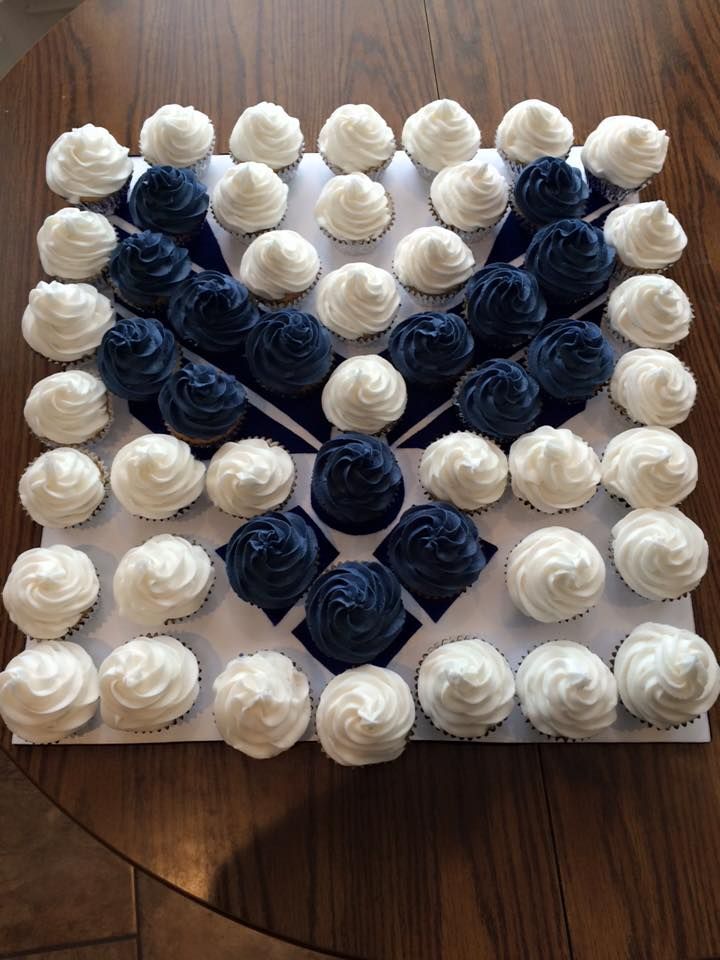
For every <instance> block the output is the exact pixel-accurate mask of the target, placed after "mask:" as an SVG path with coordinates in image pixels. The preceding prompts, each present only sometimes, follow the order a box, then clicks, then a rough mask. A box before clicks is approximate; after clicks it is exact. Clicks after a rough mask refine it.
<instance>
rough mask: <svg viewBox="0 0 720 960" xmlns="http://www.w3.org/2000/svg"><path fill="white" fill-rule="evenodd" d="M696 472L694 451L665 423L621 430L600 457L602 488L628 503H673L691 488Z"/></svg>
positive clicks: (686, 494) (641, 504) (658, 505)
mask: <svg viewBox="0 0 720 960" xmlns="http://www.w3.org/2000/svg"><path fill="white" fill-rule="evenodd" d="M697 475H698V464H697V457H696V456H695V451H694V450H693V448H692V447H691V446H689V445H688V444H687V443H685V441H684V440H682V439H681V437H679V436H678V435H677V434H676V433H673V431H672V430H668V429H667V428H666V427H636V428H634V429H632V430H625V431H624V432H623V433H620V434H618V435H617V436H616V437H613V438H612V439H611V440H610V442H609V443H608V445H607V447H606V449H605V453H604V455H603V460H602V482H603V484H604V486H605V489H606V490H607V491H608V492H609V493H612V494H615V496H617V497H621V498H622V499H623V500H626V501H627V502H628V503H629V504H630V506H631V507H673V506H675V504H677V503H680V501H681V500H684V499H685V497H687V496H689V494H691V493H692V492H693V490H694V489H695V485H696V484H697Z"/></svg>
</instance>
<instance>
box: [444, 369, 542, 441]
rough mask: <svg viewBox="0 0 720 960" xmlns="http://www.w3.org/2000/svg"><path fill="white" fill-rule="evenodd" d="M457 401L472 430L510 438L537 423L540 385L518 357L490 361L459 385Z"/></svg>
mask: <svg viewBox="0 0 720 960" xmlns="http://www.w3.org/2000/svg"><path fill="white" fill-rule="evenodd" d="M455 404H456V406H457V408H458V412H459V414H460V417H461V418H462V420H463V421H464V422H465V423H466V424H467V426H468V427H469V428H470V429H471V430H477V431H478V432H479V433H483V434H487V435H488V436H490V437H495V438H496V439H498V440H510V439H514V438H515V437H519V436H520V435H521V434H523V433H527V432H528V431H529V430H532V428H533V426H534V425H535V421H536V420H537V418H538V417H539V415H540V410H541V406H542V404H541V400H540V385H539V383H538V382H537V380H536V379H535V377H533V376H531V375H530V374H529V373H528V372H527V370H525V369H524V368H523V367H521V366H520V364H519V363H515V361H514V360H487V361H486V362H485V363H482V364H480V366H479V367H476V368H475V369H474V370H471V371H470V373H468V374H467V376H466V377H464V378H463V380H462V381H461V382H460V383H459V384H458V389H457V391H456V396H455Z"/></svg>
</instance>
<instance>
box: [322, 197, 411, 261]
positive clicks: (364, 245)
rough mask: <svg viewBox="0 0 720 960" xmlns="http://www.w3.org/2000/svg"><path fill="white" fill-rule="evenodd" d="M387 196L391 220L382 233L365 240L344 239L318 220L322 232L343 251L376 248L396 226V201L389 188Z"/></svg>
mask: <svg viewBox="0 0 720 960" xmlns="http://www.w3.org/2000/svg"><path fill="white" fill-rule="evenodd" d="M385 196H386V197H387V202H388V206H389V208H390V220H389V221H388V222H387V224H386V225H385V226H384V227H383V229H382V230H381V231H380V233H378V234H376V235H375V236H373V237H368V238H367V239H365V240H344V239H343V238H342V237H336V236H335V234H334V233H331V232H330V231H329V230H327V229H326V228H325V227H323V226H322V225H321V224H320V223H317V221H316V223H317V227H318V229H319V231H320V233H322V234H323V236H325V237H327V238H328V240H330V241H331V242H332V243H333V244H334V245H335V246H336V247H337V248H338V249H339V250H342V251H343V253H347V254H351V253H352V254H356V253H357V254H361V253H366V252H368V251H370V250H374V249H375V247H376V246H377V245H378V244H379V243H380V241H381V240H383V239H384V238H385V236H386V235H387V234H388V233H389V232H390V230H392V228H393V227H394V226H395V203H394V201H393V198H392V197H391V195H390V194H389V193H388V192H387V190H386V191H385Z"/></svg>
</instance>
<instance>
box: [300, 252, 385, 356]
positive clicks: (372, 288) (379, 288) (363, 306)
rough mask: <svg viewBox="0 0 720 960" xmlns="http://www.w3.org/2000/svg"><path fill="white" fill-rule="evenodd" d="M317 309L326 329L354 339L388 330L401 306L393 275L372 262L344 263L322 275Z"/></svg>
mask: <svg viewBox="0 0 720 960" xmlns="http://www.w3.org/2000/svg"><path fill="white" fill-rule="evenodd" d="M315 304H316V308H317V314H318V317H319V319H320V322H321V323H323V324H324V325H325V326H326V327H327V328H328V330H332V332H333V333H336V334H338V336H340V337H344V338H345V339H346V340H357V339H359V338H360V337H372V336H375V335H377V334H379V333H382V332H383V331H384V330H387V328H388V326H389V325H390V323H391V321H392V319H393V317H394V316H395V314H396V313H397V310H398V307H399V306H400V295H399V293H398V288H397V284H396V283H395V278H394V277H393V276H392V274H391V273H388V272H387V270H383V269H382V268H381V267H375V266H373V264H372V263H346V264H344V265H343V266H342V267H338V269H337V270H333V271H331V272H330V273H328V274H327V276H325V277H323V278H322V280H321V281H320V283H319V284H318V288H317V297H316V301H315Z"/></svg>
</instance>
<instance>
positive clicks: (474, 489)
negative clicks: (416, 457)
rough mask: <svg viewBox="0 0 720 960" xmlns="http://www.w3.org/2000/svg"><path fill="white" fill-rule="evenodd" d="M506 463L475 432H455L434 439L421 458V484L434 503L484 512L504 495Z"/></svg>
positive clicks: (493, 447) (492, 445) (490, 445)
mask: <svg viewBox="0 0 720 960" xmlns="http://www.w3.org/2000/svg"><path fill="white" fill-rule="evenodd" d="M507 479H508V461H507V457H506V456H505V454H504V453H503V452H502V450H501V449H500V448H499V447H497V446H495V444H494V443H492V442H491V441H489V440H485V439H484V438H483V437H479V436H478V435H477V434H475V433H466V432H463V431H458V432H457V433H449V434H447V436H445V437H440V439H439V440H435V442H434V443H431V444H430V446H429V447H428V448H427V449H426V450H425V451H424V453H423V455H422V457H421V459H420V483H421V484H422V486H423V489H424V490H425V491H426V492H427V493H428V494H429V495H430V497H432V499H433V500H445V501H447V502H448V503H451V504H452V505H453V506H454V507H457V508H458V509H459V510H468V511H471V512H472V511H474V510H483V509H484V508H485V507H487V506H489V505H490V504H491V503H495V502H496V501H497V500H499V499H500V497H502V495H503V493H505V487H506V486H507Z"/></svg>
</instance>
